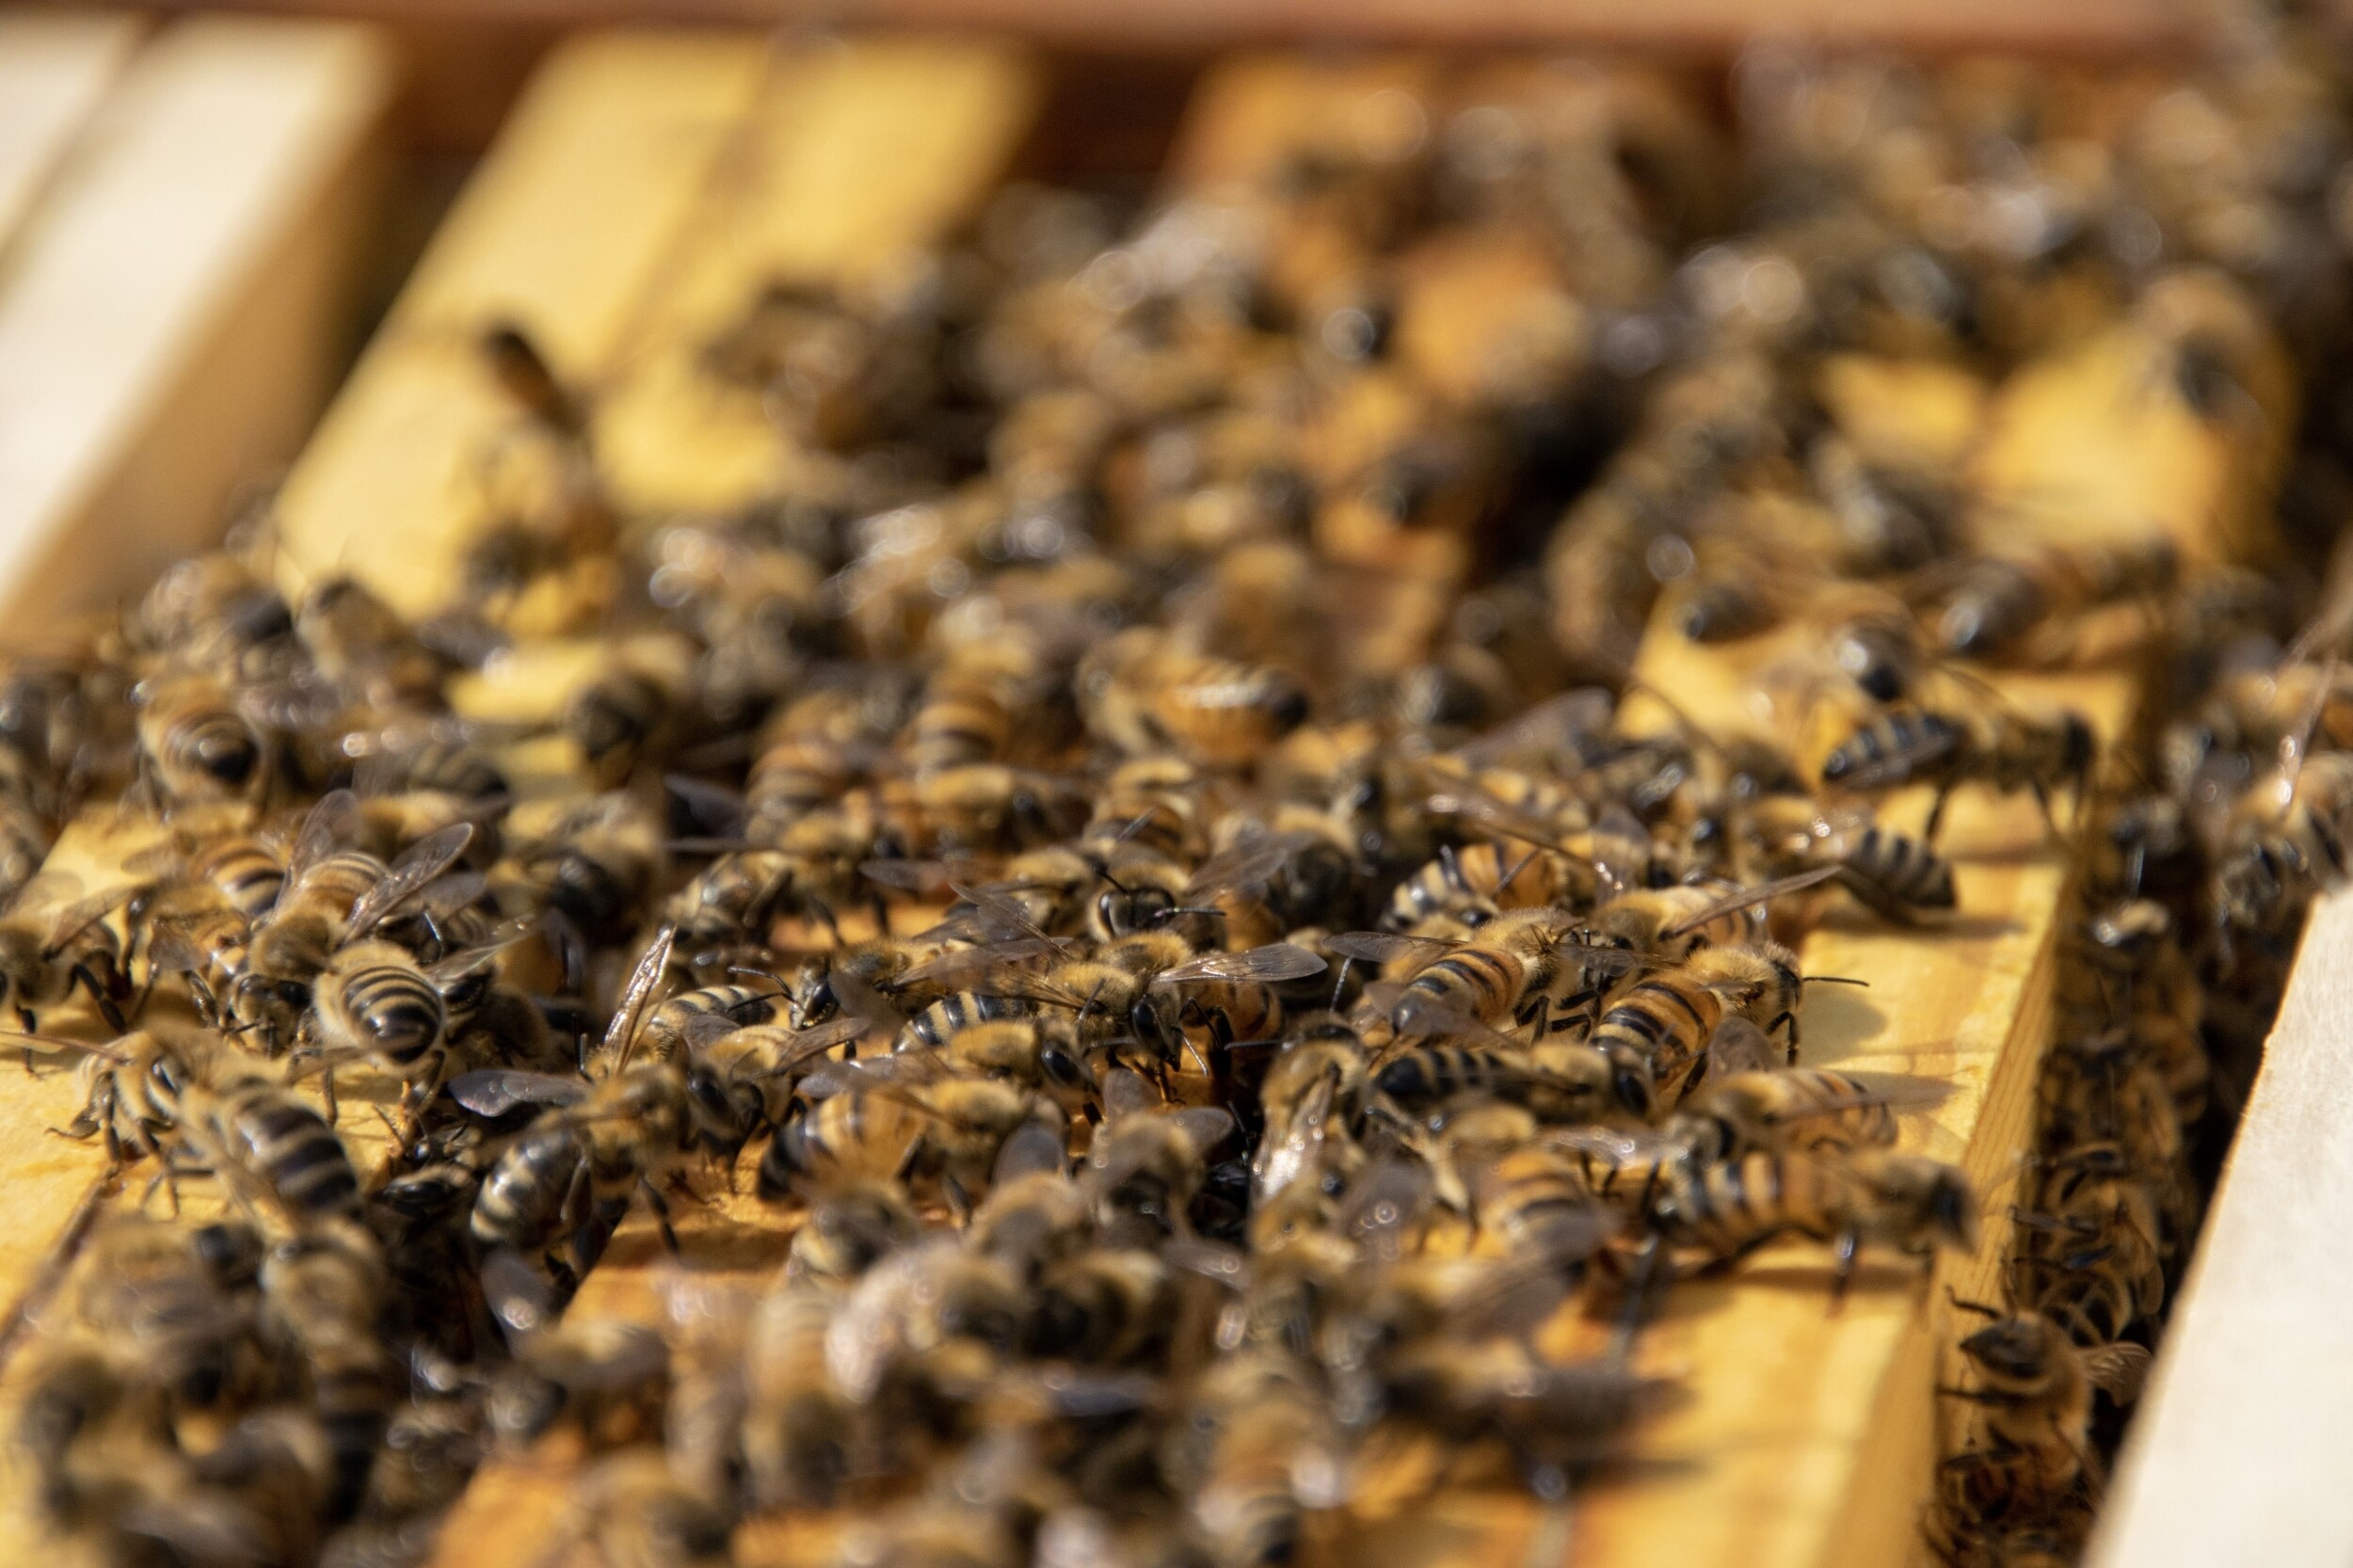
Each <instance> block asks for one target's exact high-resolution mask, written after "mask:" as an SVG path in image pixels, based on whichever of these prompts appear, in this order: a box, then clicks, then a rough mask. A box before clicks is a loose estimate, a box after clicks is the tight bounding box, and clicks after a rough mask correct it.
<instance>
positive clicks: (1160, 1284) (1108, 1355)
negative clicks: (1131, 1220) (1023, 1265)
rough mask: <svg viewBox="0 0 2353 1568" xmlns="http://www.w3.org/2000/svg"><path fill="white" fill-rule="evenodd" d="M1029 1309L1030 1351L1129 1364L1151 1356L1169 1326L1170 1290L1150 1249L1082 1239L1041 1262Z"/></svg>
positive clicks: (1173, 1317) (1173, 1312)
mask: <svg viewBox="0 0 2353 1568" xmlns="http://www.w3.org/2000/svg"><path fill="white" fill-rule="evenodd" d="M1032 1314H1033V1315H1032V1318H1031V1320H1030V1326H1029V1330H1028V1336H1029V1337H1028V1343H1029V1348H1030V1349H1031V1351H1032V1353H1034V1354H1040V1355H1051V1356H1056V1357H1066V1358H1068V1359H1069V1360H1072V1361H1075V1362H1077V1363H1079V1364H1080V1366H1086V1367H1128V1366H1134V1365H1137V1364H1139V1363H1148V1362H1150V1361H1151V1360H1153V1359H1156V1358H1157V1357H1158V1356H1159V1354H1160V1352H1161V1351H1162V1349H1163V1348H1164V1346H1165V1343H1166V1341H1167V1339H1168V1336H1170V1334H1171V1333H1173V1332H1174V1330H1175V1328H1176V1321H1177V1292H1176V1288H1175V1284H1174V1281H1173V1279H1172V1277H1171V1274H1170V1271H1169V1267H1168V1265H1167V1264H1166V1263H1164V1262H1162V1261H1161V1260H1160V1256H1159V1255H1157V1254H1156V1253H1153V1252H1150V1251H1147V1250H1144V1249H1140V1248H1132V1247H1123V1248H1112V1247H1090V1248H1087V1249H1086V1250H1084V1251H1082V1252H1078V1253H1074V1254H1072V1255H1070V1256H1064V1257H1060V1258H1055V1259H1053V1260H1051V1261H1048V1262H1047V1263H1046V1264H1045V1266H1044V1267H1043V1268H1042V1269H1041V1270H1040V1271H1039V1272H1038V1279H1037V1298H1036V1302H1035V1304H1034V1306H1033V1308H1032Z"/></svg>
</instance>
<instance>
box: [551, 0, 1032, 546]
mask: <svg viewBox="0 0 2353 1568" xmlns="http://www.w3.org/2000/svg"><path fill="white" fill-rule="evenodd" d="M1041 90H1042V83H1041V80H1040V76H1039V72H1038V68H1037V66H1036V63H1035V62H1034V61H1033V60H1032V59H1031V58H1030V57H1029V56H1026V55H1024V54H1022V53H1020V52H1018V51H1016V50H1014V49H1011V48H1007V47H1000V46H994V45H983V44H974V43H950V42H945V41H942V40H926V39H874V40H858V41H856V42H853V43H847V44H836V45H830V46H813V47H806V48H800V49H795V50H793V51H792V52H791V53H789V54H788V55H786V56H784V57H783V58H782V59H781V60H780V61H779V62H778V66H777V70H776V73H775V76H774V77H773V79H772V80H771V82H770V84H769V86H768V89H767V91H766V93H765V94H764V96H763V99H762V103H761V106H760V112H759V114H758V115H757V116H755V118H754V120H753V123H752V126H751V128H750V130H749V133H748V134H747V135H746V136H744V139H743V141H742V142H741V144H740V145H739V146H738V147H737V148H736V149H735V151H734V153H733V154H732V156H731V157H730V159H729V167H728V170H727V173H726V175H725V178H724V181H723V183H722V184H721V185H720V186H719V188H717V189H716V190H714V191H713V192H712V198H711V200H709V201H708V202H707V203H706V204H705V206H704V207H703V208H702V209H701V210H700V211H699V212H698V213H697V214H696V219H695V221H694V222H693V223H692V224H691V225H690V226H689V228H688V230H687V231H686V232H685V233H684V234H683V235H682V236H681V242H680V258H679V264H678V265H677V266H676V267H675V268H674V269H673V270H672V272H671V273H670V275H669V276H667V277H665V279H664V282H663V286H662V287H661V288H660V289H658V290H657V291H656V292H655V295H654V296H653V298H652V300H651V301H650V302H649V305H648V311H647V313H646V316H645V318H644V319H643V320H642V321H641V322H640V323H639V324H638V327H637V328H636V330H635V331H634V332H633V333H632V338H631V342H630V344H629V347H628V349H627V351H626V353H625V355H624V362H623V365H622V368H621V372H620V374H619V376H617V377H616V384H615V385H613V386H611V387H609V388H607V389H606V390H605V392H604V394H603V402H602V404H601V406H600V409H599V415H598V422H597V444H598V456H599V459H600V463H601V465H602V469H603V472H604V473H605V475H606V477H607V479H608V481H609V482H610V483H611V484H612V485H613V487H614V488H615V490H616V493H617V494H618V495H619V496H620V498H621V499H622V501H623V503H624V504H626V505H629V506H630V507H632V508H633V509H637V510H656V509H661V508H690V507H700V508H708V509H712V510H722V509H726V508H729V507H733V506H737V505H740V504H744V502H746V501H749V500H752V499H755V498H756V497H758V496H759V495H760V494H761V493H763V492H765V491H768V490H771V489H773V488H775V486H776V482H777V481H778V480H779V479H780V478H781V477H782V475H783V473H784V472H787V468H786V465H788V464H789V463H790V462H791V460H792V455H791V453H790V452H789V451H788V450H787V448H786V446H785V444H784V443H783V442H782V441H780V440H778V437H777V433H776V427H775V424H774V422H773V421H772V420H771V419H770V418H769V417H768V416H767V414H766V412H765V411H764V410H763V408H762V407H761V400H760V397H759V395H758V394H757V393H756V392H751V391H748V390H745V389H741V388H729V387H725V386H722V385H720V384H718V383H716V382H714V381H713V380H712V378H711V377H710V376H706V375H704V374H703V373H702V372H701V371H700V369H699V368H698V365H697V359H698V356H699V355H700V352H701V349H702V347H703V345H704V344H706V343H707V342H709V340H710V339H711V338H712V336H713V335H714V334H716V333H717V332H719V331H720V330H722V329H723V328H726V327H727V326H728V324H729V323H731V322H732V321H734V320H735V319H737V318H738V317H739V316H740V315H741V314H742V312H744V310H745V309H746V308H747V307H748V306H749V305H750V304H751V303H752V302H753V301H754V300H755V299H757V298H758V296H759V295H760V291H761V290H762V289H763V288H765V287H766V286H767V285H768V284H770V283H772V282H813V283H839V282H844V281H848V280H852V279H855V278H856V277H858V276H860V275H863V274H871V273H872V272H873V271H874V270H875V269H877V268H880V267H883V266H887V265H888V264H891V263H892V262H893V261H894V259H896V258H898V257H900V256H902V255H904V253H905V252H907V251H908V250H909V248H912V247H916V246H920V245H923V244H926V243H929V242H932V241H936V240H937V239H939V238H941V237H943V236H944V235H945V234H946V233H947V232H949V231H950V230H951V229H952V228H953V227H954V225H955V224H956V223H957V222H958V221H959V220H961V219H963V218H965V217H966V216H968V215H969V214H970V212H971V211H972V209H973V207H974V205H975V204H976V203H977V202H978V200H980V198H981V196H982V195H983V193H984V192H986V191H987V190H989V189H990V188H991V187H993V186H994V185H995V184H997V183H998V181H999V179H1000V176H1001V175H1002V173H1003V171H1004V169H1005V167H1006V165H1007V164H1008V162H1009V161H1010V160H1011V158H1012V156H1013V154H1014V152H1015V151H1016V147H1017V145H1018V143H1019V141H1020V138H1021V137H1022V136H1023V135H1024V134H1025V133H1026V132H1027V131H1028V129H1029V127H1030V124H1031V122H1032V119H1033V118H1034V116H1035V114H1036V110H1037V106H1038V102H1039V98H1040V96H1041Z"/></svg>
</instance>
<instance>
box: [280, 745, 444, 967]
mask: <svg viewBox="0 0 2353 1568" xmlns="http://www.w3.org/2000/svg"><path fill="white" fill-rule="evenodd" d="M357 810H358V802H357V800H356V799H355V797H353V796H352V794H351V793H350V792H348V791H337V792H335V793H333V794H330V795H328V796H327V797H326V798H325V799H323V800H321V801H320V802H319V804H318V805H317V806H316V807H314V808H312V811H311V813H310V815H309V816H308V817H307V818H305V819H304V821H303V824H302V828H301V830H300V832H299V834H298V835H297V836H296V840H295V844H294V849H293V852H292V853H291V854H290V855H289V856H287V861H286V876H285V882H284V884H283V886H282V887H281V888H280V891H279V896H278V900H277V902H276V903H275V904H273V905H272V906H271V909H270V912H269V915H268V917H267V918H266V919H264V920H261V921H259V922H257V923H256V924H255V926H254V927H253V933H252V936H251V939H250V941H249V943H248V952H247V973H248V975H249V976H252V977H258V978H260V979H263V980H268V981H288V982H294V983H296V984H308V983H310V982H311V981H312V980H313V979H314V978H316V977H317V976H318V975H319V974H320V973H321V972H322V971H323V970H325V969H326V968H327V967H328V964H330V963H331V962H333V960H334V957H335V954H336V952H337V950H338V949H339V948H341V947H342V946H343V944H344V943H345V942H346V941H349V940H352V939H354V938H360V937H364V936H367V935H368V934H369V933H370V932H373V931H375V930H376V927H378V926H379V925H381V924H383V923H384V921H385V920H388V919H390V918H391V917H392V915H393V914H394V913H395V912H396V911H398V910H399V909H400V907H401V906H402V905H403V904H407V903H408V901H409V900H411V899H413V898H415V897H416V896H417V895H418V894H419V893H422V892H423V891H424V889H425V888H426V887H428V886H429V885H430V884H431V883H432V882H433V881H434V880H435V879H436V878H437V877H439V876H440V874H441V873H442V872H445V871H447V870H448V869H449V868H450V867H451V866H452V865H453V864H455V863H456V859H457V857H458V856H460V855H463V854H464V853H465V849H466V845H467V844H468V843H469V842H470V841H472V838H473V826H472V824H471V823H458V824H454V825H452V826H450V827H446V828H443V829H441V830H440V832H438V833H432V834H427V835H426V836H425V837H424V839H422V840H419V841H418V842H417V843H416V844H414V845H412V846H411V847H410V848H409V849H408V851H407V852H406V853H404V854H403V855H402V856H400V858H399V859H398V860H396V861H394V862H393V863H392V865H391V866H386V865H385V864H384V862H382V861H381V860H378V859H376V856H372V855H369V854H367V853H365V852H364V851H360V850H351V849H344V850H339V849H336V848H334V844H335V842H336V840H338V839H340V838H342V837H344V836H345V835H346V833H347V830H348V827H349V824H350V822H351V819H352V817H353V815H354V814H355V813H356V812H357Z"/></svg>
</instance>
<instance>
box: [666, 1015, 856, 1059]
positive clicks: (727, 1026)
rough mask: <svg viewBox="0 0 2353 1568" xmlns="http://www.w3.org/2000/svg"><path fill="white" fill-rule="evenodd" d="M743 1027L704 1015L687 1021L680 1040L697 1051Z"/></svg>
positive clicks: (721, 1016) (726, 1017)
mask: <svg viewBox="0 0 2353 1568" xmlns="http://www.w3.org/2000/svg"><path fill="white" fill-rule="evenodd" d="M833 1021H834V1022H836V1023H840V1021H841V1020H840V1019H839V1018H836V1019H834V1020H833ZM743 1027H744V1026H743V1025H742V1024H739V1023H737V1022H736V1021H735V1020H734V1019H733V1018H730V1017H728V1016H727V1015H726V1014H725V1013H703V1014H698V1015H697V1016H695V1017H692V1018H689V1019H687V1020H686V1024H685V1027H684V1028H682V1029H680V1031H679V1038H680V1039H681V1040H683V1041H685V1042H686V1048H687V1049H688V1050H690V1051H696V1050H701V1049H703V1048H706V1047H708V1046H713V1045H716V1044H717V1043H718V1042H720V1041H721V1040H724V1039H726V1038H727V1037H728V1035H730V1034H733V1033H736V1032H739V1031H741V1030H742V1029H743Z"/></svg>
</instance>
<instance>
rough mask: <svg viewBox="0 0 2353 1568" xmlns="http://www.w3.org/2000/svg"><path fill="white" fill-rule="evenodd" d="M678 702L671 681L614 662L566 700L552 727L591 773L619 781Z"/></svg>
mask: <svg viewBox="0 0 2353 1568" xmlns="http://www.w3.org/2000/svg"><path fill="white" fill-rule="evenodd" d="M679 703H680V693H678V692H677V691H675V690H673V689H672V687H671V686H670V685H669V684H667V683H665V682H664V681H663V680H660V679H658V678H656V677H655V676H653V675H651V674H649V673H648V672H647V671H645V670H642V669H636V668H632V667H631V666H628V665H616V666H615V667H613V668H611V669H607V670H604V671H602V672H601V673H600V674H599V675H597V676H596V678H595V679H593V680H586V681H584V682H582V683H581V684H580V685H579V686H578V687H576V688H575V689H574V690H573V691H572V693H571V694H570V695H569V696H567V697H566V698H565V699H564V709H563V712H561V713H560V714H559V715H558V716H557V718H556V728H557V730H558V732H559V733H561V734H562V735H563V736H564V737H565V739H567V740H568V741H570V742H571V743H572V744H573V745H574V746H576V747H578V748H579V750H580V754H581V756H582V757H583V758H584V759H585V760H586V761H587V763H588V766H589V768H590V770H591V771H592V772H593V773H595V774H596V775H597V776H599V777H600V778H605V779H608V780H610V781H613V782H618V781H619V780H621V779H623V778H626V777H627V776H629V772H630V770H631V769H632V767H634V766H635V765H636V762H637V759H638V758H640V757H642V756H644V755H645V754H646V752H647V751H648V748H649V747H651V746H652V745H654V744H655V743H656V741H657V740H658V739H659V738H661V737H662V736H663V735H664V733H665V732H666V731H667V729H668V728H669V727H670V725H671V723H672V717H673V715H674V714H675V713H676V712H678V708H679Z"/></svg>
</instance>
